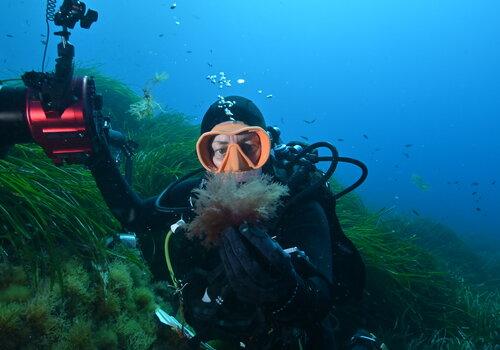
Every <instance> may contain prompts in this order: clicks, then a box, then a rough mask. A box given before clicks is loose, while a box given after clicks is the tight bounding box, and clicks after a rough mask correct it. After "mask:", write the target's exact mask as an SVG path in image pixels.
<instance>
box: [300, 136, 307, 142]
mask: <svg viewBox="0 0 500 350" xmlns="http://www.w3.org/2000/svg"><path fill="white" fill-rule="evenodd" d="M301 138H303V139H304V140H306V141H309V137H306V136H301Z"/></svg>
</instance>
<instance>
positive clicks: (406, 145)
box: [405, 143, 413, 148]
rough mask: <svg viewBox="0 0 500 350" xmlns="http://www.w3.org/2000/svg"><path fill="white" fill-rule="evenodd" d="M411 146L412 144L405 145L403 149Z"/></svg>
mask: <svg viewBox="0 0 500 350" xmlns="http://www.w3.org/2000/svg"><path fill="white" fill-rule="evenodd" d="M411 146H413V144H411V143H407V144H406V145H405V147H406V148H409V147H411Z"/></svg>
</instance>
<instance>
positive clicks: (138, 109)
mask: <svg viewBox="0 0 500 350" xmlns="http://www.w3.org/2000/svg"><path fill="white" fill-rule="evenodd" d="M61 3H62V1H57V5H58V6H60V5H61ZM85 3H86V5H87V7H88V8H91V9H94V10H96V11H97V12H98V13H99V18H98V20H97V21H96V22H95V23H93V24H92V25H91V27H90V28H89V29H82V28H80V25H76V27H75V29H72V30H71V37H70V42H71V43H72V44H73V45H75V63H76V64H75V66H76V72H75V74H76V75H89V76H94V77H95V78H96V85H97V90H98V92H100V93H102V94H103V95H104V101H103V103H104V112H105V113H110V114H111V116H112V119H111V124H112V126H114V127H116V128H117V129H118V130H120V131H121V132H123V133H124V134H125V135H126V136H127V137H129V138H131V139H133V140H134V141H135V142H136V143H137V145H138V148H137V153H136V154H135V156H134V165H133V168H134V170H133V172H134V174H133V182H132V183H133V186H134V189H135V190H137V191H138V192H139V193H140V194H141V195H142V196H144V197H145V198H146V197H148V196H153V195H157V194H159V193H160V192H161V191H163V190H164V189H165V187H166V186H167V185H168V184H169V183H170V182H171V181H173V180H174V179H176V178H178V177H179V176H181V175H184V174H186V173H187V172H188V171H191V170H193V169H196V168H197V167H199V164H198V163H197V159H196V155H195V143H196V139H197V137H198V136H199V124H200V122H201V120H202V117H203V115H204V113H205V111H206V110H207V108H208V107H209V106H210V105H211V104H212V103H213V102H214V101H216V100H217V99H218V98H220V97H219V96H230V95H241V96H244V97H247V98H249V99H250V100H252V101H253V102H254V103H255V104H256V105H257V106H258V108H259V109H260V110H261V111H262V114H263V115H264V117H265V119H266V123H267V125H274V126H277V127H279V129H280V130H281V137H282V139H283V140H284V141H285V142H286V141H290V140H297V141H302V142H306V143H314V142H317V141H326V142H329V143H331V144H333V145H334V146H335V147H336V148H337V150H338V151H339V154H340V156H343V157H352V158H355V159H359V160H361V161H362V162H364V163H365V164H366V165H367V167H368V169H369V175H368V178H367V180H366V181H365V182H364V183H363V185H362V186H361V187H359V188H357V189H356V191H355V192H354V193H351V194H349V195H348V196H346V197H344V198H342V199H339V201H338V208H337V214H338V215H339V219H340V221H341V223H342V225H343V227H344V229H345V231H346V234H347V236H348V237H349V238H350V239H352V241H353V242H354V243H355V245H356V246H357V247H358V248H359V250H360V252H361V255H362V256H363V259H364V260H365V263H366V265H367V291H368V292H367V293H366V294H365V305H364V308H365V312H367V313H368V314H369V316H368V317H366V318H365V319H363V322H364V324H363V325H362V326H363V327H366V328H367V329H370V330H371V331H373V332H375V333H376V334H377V336H379V337H380V338H381V339H382V340H383V341H384V342H385V343H386V345H387V346H388V347H389V348H390V349H495V350H496V349H497V348H498V346H500V332H499V329H500V324H499V312H500V311H499V310H500V306H499V300H500V299H499V290H500V274H499V270H500V262H499V257H500V254H499V253H498V252H499V251H500V230H499V227H500V216H499V213H500V201H499V200H498V198H499V196H500V182H499V181H500V66H499V65H498V62H500V25H499V22H498V15H499V14H500V2H498V1H493V0H484V1H465V0H455V1H451V0H442V1H431V0H422V1H395V0H382V1H368V0H356V1H326V0H311V1H296V0H289V1H286V0H267V1H266V0H254V1H235V0H233V1H230V0H219V1H213V0H205V1H187V0H179V1H160V0H150V1H133V0H120V1H98V0H88V1H85ZM46 6H47V5H46V2H45V1H34V0H23V1H14V0H2V2H1V4H0V19H1V20H0V88H1V87H2V85H4V86H9V84H13V83H15V82H10V81H7V79H11V78H19V77H20V76H21V75H22V74H23V73H24V72H27V71H31V70H35V71H40V70H41V68H42V67H41V65H42V56H43V52H44V47H45V45H46V43H47V37H46V21H45V17H46ZM50 28H51V34H50V38H49V41H48V45H47V56H46V65H45V69H46V70H47V71H52V70H54V63H55V59H56V57H57V49H56V46H57V43H58V42H59V41H60V39H59V37H56V36H54V35H53V33H54V31H56V30H58V27H56V26H55V25H54V23H53V22H50ZM0 91H1V90H0ZM0 108H1V106H0ZM0 125H1V124H0ZM0 145H1V143H0ZM134 152H135V150H134ZM320 168H321V169H322V170H326V169H327V165H324V166H320ZM358 176H359V170H358V169H357V168H355V167H352V165H346V164H342V163H341V164H339V166H338V169H337V170H336V172H335V175H334V176H333V178H334V184H333V187H334V188H335V189H337V190H338V189H339V188H343V187H345V186H348V185H349V184H351V183H353V182H354V181H355V179H356V178H357V177H358ZM2 177H3V179H2ZM0 217H3V218H1V219H0V226H3V228H2V230H0V232H1V237H0V240H1V242H2V247H3V248H2V260H1V261H0V339H1V340H2V341H5V343H4V344H6V345H5V346H6V348H9V349H14V348H52V347H54V346H55V347H60V348H69V347H77V348H86V347H87V346H88V347H89V348H133V349H148V348H160V347H162V346H164V345H165V344H168V348H172V349H177V348H182V347H183V346H185V344H182V342H181V341H179V339H177V337H176V336H173V335H172V334H165V332H162V331H161V330H159V328H160V327H159V326H158V324H157V323H156V321H157V320H156V319H157V318H159V319H160V320H161V319H162V317H163V318H165V317H168V315H166V313H165V315H163V314H162V315H159V314H158V313H156V315H155V310H156V311H157V310H158V308H159V307H161V309H163V310H166V311H167V313H169V314H173V315H174V316H175V311H176V310H177V309H176V306H175V302H172V299H175V298H176V296H174V294H175V291H172V289H171V288H170V289H169V287H168V286H166V285H165V283H163V284H162V283H159V282H156V281H155V280H154V279H153V278H152V277H151V276H149V275H145V274H144V273H141V271H142V272H143V271H145V270H147V267H146V264H145V262H144V261H143V260H142V259H141V256H140V255H138V254H137V253H136V252H135V251H133V250H132V251H130V250H128V249H127V248H126V247H119V248H118V249H117V250H113V249H110V248H109V246H107V245H106V238H107V237H109V236H111V235H112V234H113V232H120V230H121V229H122V228H121V227H120V225H119V224H118V222H117V220H115V218H113V217H112V214H111V212H110V211H109V209H108V207H107V206H106V204H105V203H104V202H103V201H102V200H101V195H100V193H99V190H98V188H97V186H96V184H95V183H94V181H93V179H92V176H91V174H90V172H89V171H88V170H86V169H85V168H84V167H83V166H81V165H71V166H66V165H65V166H62V167H55V166H53V165H52V163H51V162H50V160H49V159H48V158H47V157H45V155H44V154H43V152H42V151H41V150H40V149H39V148H38V147H35V146H32V145H17V146H15V147H14V148H13V149H11V150H10V152H9V155H8V156H7V157H6V158H5V159H0ZM26 223H29V225H26ZM27 226H29V227H27ZM68 232H71V234H68ZM108 243H109V242H108ZM156 249H163V247H160V248H156ZM7 253H8V254H7ZM68 254H70V255H72V256H71V257H68V256H67V255H68ZM58 259H60V261H61V262H62V263H61V264H60V266H57V265H58ZM82 261H86V262H92V263H91V264H89V266H86V265H85V264H84V263H82ZM27 266H28V267H27ZM34 276H35V277H34ZM54 289H55V290H57V292H53V290H54ZM96 310H98V311H96ZM339 312H340V315H341V316H339V315H337V317H345V318H349V316H348V315H349V312H350V311H349V309H347V310H340V311H339ZM351 321H352V323H353V324H354V323H355V322H357V321H358V319H357V318H356V317H352V319H351V320H350V322H351ZM353 327H355V326H353ZM58 330H60V332H59V331H58ZM8 334H14V335H15V336H14V337H10V336H8ZM33 337H34V338H35V339H37V340H33V339H34V338H33ZM6 339H8V342H7V340H6ZM2 347H3V346H2Z"/></svg>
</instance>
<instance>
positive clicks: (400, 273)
mask: <svg viewBox="0 0 500 350" xmlns="http://www.w3.org/2000/svg"><path fill="white" fill-rule="evenodd" d="M78 74H86V75H92V76H94V77H95V79H96V83H97V89H98V91H99V92H101V93H102V94H103V95H104V101H105V102H104V103H105V113H106V114H110V115H111V117H112V124H113V127H114V128H117V129H119V130H121V131H123V132H124V133H125V134H126V135H127V136H128V137H130V138H132V139H133V140H135V141H136V142H137V143H138V144H139V148H138V150H137V153H136V154H135V156H134V181H133V184H134V188H135V189H136V190H137V191H138V192H139V193H140V194H141V195H142V196H145V197H146V196H151V195H155V194H158V193H159V192H160V191H161V190H163V189H164V187H165V186H166V185H167V184H168V183H170V182H171V181H172V180H173V179H175V178H176V177H178V176H180V175H182V174H185V173H187V172H189V171H190V170H193V169H195V168H197V167H198V166H199V165H198V162H197V159H196V155H195V151H194V145H195V142H196V137H197V135H198V127H197V126H196V125H192V124H191V123H190V120H189V118H187V117H185V116H184V115H182V114H181V113H177V112H171V111H168V110H167V111H165V110H163V109H162V110H156V113H155V115H154V116H153V115H152V114H151V111H152V110H153V111H154V110H155V108H156V107H155V106H156V105H155V104H152V103H155V102H154V101H153V100H151V99H146V98H145V97H143V96H139V95H137V94H136V93H134V92H133V91H132V90H131V89H130V88H128V87H127V86H126V85H124V84H123V83H121V82H120V81H117V80H115V79H112V78H110V77H107V76H105V75H103V74H101V73H99V72H98V71H97V70H95V69H93V68H85V69H81V70H80V71H79V72H78ZM148 104H149V105H148ZM130 106H134V108H133V109H132V110H131V109H130ZM141 110H142V111H145V113H147V115H144V116H143V118H138V116H137V113H140V111H141ZM285 133H286V131H285ZM339 186H340V185H339V184H336V183H335V184H334V186H333V187H334V189H335V188H337V187H339ZM337 213H338V216H339V218H340V220H341V222H342V225H343V227H344V229H345V231H346V234H347V235H348V236H349V237H350V238H351V239H352V240H353V242H354V243H355V244H356V245H357V247H358V248H359V249H360V251H361V253H362V255H363V258H364V260H365V263H366V265H367V276H368V280H367V288H366V292H365V295H364V299H363V301H362V302H361V303H360V305H356V306H345V307H342V306H339V307H337V308H336V309H335V310H334V311H333V312H334V314H335V316H336V318H337V319H338V320H339V322H340V323H341V324H342V325H343V326H342V328H341V330H340V331H339V333H340V334H339V336H340V337H342V336H343V335H344V336H345V334H348V333H349V330H351V329H354V327H359V326H360V325H361V326H363V327H364V328H366V329H369V330H370V331H373V332H375V333H376V334H377V335H378V336H379V337H380V338H381V339H382V340H383V341H384V342H385V344H386V345H387V346H388V347H389V349H498V344H500V334H499V329H500V324H499V321H498V316H499V312H500V292H499V290H500V288H499V283H500V281H499V277H498V274H499V272H498V271H500V265H499V262H498V258H492V259H489V260H488V259H486V258H485V257H484V256H480V255H478V254H476V253H475V252H474V251H472V250H471V249H470V248H469V247H468V245H467V244H465V243H463V242H462V241H461V240H460V239H459V238H458V237H457V235H455V234H454V233H453V232H452V231H451V230H449V229H448V228H446V227H444V226H442V225H440V224H439V223H436V222H432V221H430V220H426V219H422V218H418V219H415V218H407V217H398V216H395V215H392V214H391V212H390V211H389V210H381V211H379V212H371V211H369V210H368V209H367V208H366V207H365V206H364V205H363V201H362V199H361V198H360V197H359V196H357V195H355V194H350V195H347V196H345V197H343V198H342V199H341V200H339V202H338V203H337ZM119 230H120V226H119V224H118V222H117V221H116V220H115V219H114V218H113V217H112V215H111V213H110V211H109V209H108V208H107V206H106V205H105V203H104V202H103V200H102V198H101V195H100V193H99V191H98V189H97V187H96V185H95V182H94V180H93V178H92V176H91V174H90V171H88V170H87V169H85V168H84V167H83V166H74V165H73V166H64V167H56V166H54V165H52V163H51V161H50V160H49V159H48V158H47V157H46V156H45V155H44V153H43V152H42V150H41V149H40V148H39V147H37V146H34V145H17V146H15V147H14V148H13V149H12V150H11V151H10V153H9V155H8V156H7V157H6V158H5V159H3V160H0V242H1V249H0V344H1V348H2V349H20V348H23V349H52V348H54V349H69V348H72V349H123V348H127V349H156V348H162V349H180V348H182V347H183V345H182V343H181V341H180V340H179V339H178V338H177V336H176V334H174V333H169V332H166V331H165V330H164V329H161V328H160V326H159V325H158V322H157V320H156V316H155V314H154V309H155V307H156V306H160V307H161V308H163V309H164V310H166V311H167V312H168V311H171V310H172V307H171V304H172V303H173V302H174V299H175V298H176V297H175V296H173V289H172V288H171V287H169V286H168V285H167V284H166V283H165V282H156V281H153V280H152V278H151V275H150V273H148V269H147V266H145V263H144V262H143V261H142V258H141V256H140V254H139V253H138V252H137V251H134V250H132V249H129V248H126V247H122V246H116V247H114V248H108V247H107V245H106V243H105V242H106V239H107V238H108V237H110V236H111V235H112V234H113V233H114V232H117V231H119Z"/></svg>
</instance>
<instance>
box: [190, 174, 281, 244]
mask: <svg viewBox="0 0 500 350" xmlns="http://www.w3.org/2000/svg"><path fill="white" fill-rule="evenodd" d="M193 193H194V194H195V195H196V200H195V202H194V211H195V213H196V217H195V218H194V219H193V220H192V221H191V222H190V223H189V224H188V226H187V235H188V237H190V238H193V237H197V238H200V239H201V240H202V242H203V244H204V245H207V246H210V245H213V244H216V243H217V241H218V239H219V236H220V234H221V232H222V231H224V229H226V228H227V227H230V226H239V225H240V224H242V223H243V222H244V221H246V222H249V223H261V222H264V221H266V220H269V219H272V218H273V217H274V216H276V211H277V209H278V208H279V207H280V206H281V205H282V200H281V198H282V197H283V196H286V195H287V194H288V187H286V186H284V185H281V184H279V183H276V182H273V181H272V179H271V178H270V177H269V176H268V175H259V176H255V177H252V178H251V179H249V180H248V181H247V182H244V183H240V182H238V180H237V178H236V177H235V176H234V175H232V174H216V175H209V178H208V179H207V181H206V182H205V183H204V185H203V186H202V187H201V188H197V189H195V190H194V191H193Z"/></svg>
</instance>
